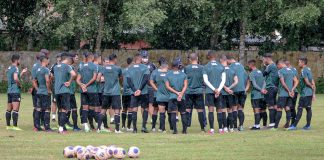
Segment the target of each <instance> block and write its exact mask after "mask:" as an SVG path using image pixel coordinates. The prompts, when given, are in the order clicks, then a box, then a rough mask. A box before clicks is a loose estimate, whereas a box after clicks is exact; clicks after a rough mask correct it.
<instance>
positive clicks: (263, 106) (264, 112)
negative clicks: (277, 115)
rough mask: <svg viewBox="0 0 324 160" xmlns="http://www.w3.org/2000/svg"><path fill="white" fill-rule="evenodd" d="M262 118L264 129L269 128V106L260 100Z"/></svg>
mask: <svg viewBox="0 0 324 160" xmlns="http://www.w3.org/2000/svg"><path fill="white" fill-rule="evenodd" d="M260 116H261V119H262V122H263V128H266V127H267V123H268V114H267V104H266V102H265V101H264V99H262V100H260Z"/></svg>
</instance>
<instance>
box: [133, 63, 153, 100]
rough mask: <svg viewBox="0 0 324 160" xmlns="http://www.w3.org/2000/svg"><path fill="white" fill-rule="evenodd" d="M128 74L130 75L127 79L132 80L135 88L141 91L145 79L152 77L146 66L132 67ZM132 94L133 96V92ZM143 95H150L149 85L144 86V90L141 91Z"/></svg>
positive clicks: (137, 65) (136, 65) (135, 65)
mask: <svg viewBox="0 0 324 160" xmlns="http://www.w3.org/2000/svg"><path fill="white" fill-rule="evenodd" d="M127 73H128V74H127V78H130V79H131V80H132V83H133V84H134V87H135V89H136V90H137V89H140V87H141V84H142V81H143V80H144V77H145V76H149V75H150V71H149V69H148V68H147V66H146V65H144V64H133V65H132V66H130V67H129V68H128V72H127ZM148 78H149V77H148ZM146 84H147V83H146ZM132 94H133V91H132ZM141 94H142V95H144V94H148V91H147V85H145V86H144V88H143V89H142V91H141Z"/></svg>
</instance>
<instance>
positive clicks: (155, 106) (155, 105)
mask: <svg viewBox="0 0 324 160" xmlns="http://www.w3.org/2000/svg"><path fill="white" fill-rule="evenodd" d="M153 107H154V108H157V107H159V104H158V103H157V101H156V97H154V100H153Z"/></svg>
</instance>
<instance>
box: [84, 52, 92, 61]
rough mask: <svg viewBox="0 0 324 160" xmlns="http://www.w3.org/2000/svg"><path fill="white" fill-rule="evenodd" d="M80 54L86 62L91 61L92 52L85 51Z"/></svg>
mask: <svg viewBox="0 0 324 160" xmlns="http://www.w3.org/2000/svg"><path fill="white" fill-rule="evenodd" d="M82 56H83V59H84V60H85V61H86V62H93V53H91V52H88V51H85V52H83V53H82Z"/></svg>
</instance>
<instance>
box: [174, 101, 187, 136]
mask: <svg viewBox="0 0 324 160" xmlns="http://www.w3.org/2000/svg"><path fill="white" fill-rule="evenodd" d="M176 103H177V111H178V112H179V113H180V114H181V123H182V134H187V128H188V126H187V124H188V122H187V120H188V118H187V113H186V105H185V102H184V100H181V101H176Z"/></svg>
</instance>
